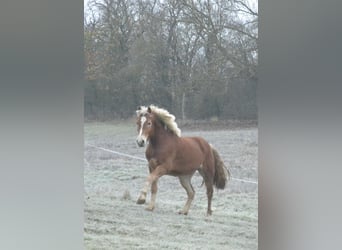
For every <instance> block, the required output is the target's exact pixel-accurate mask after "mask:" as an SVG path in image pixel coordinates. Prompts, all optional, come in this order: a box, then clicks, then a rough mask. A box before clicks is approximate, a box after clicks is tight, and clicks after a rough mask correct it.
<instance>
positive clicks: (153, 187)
mask: <svg viewBox="0 0 342 250" xmlns="http://www.w3.org/2000/svg"><path fill="white" fill-rule="evenodd" d="M157 191H158V186H157V181H154V182H152V185H151V201H150V204H149V205H148V206H147V207H146V210H149V211H153V209H154V206H155V203H156V197H157Z"/></svg>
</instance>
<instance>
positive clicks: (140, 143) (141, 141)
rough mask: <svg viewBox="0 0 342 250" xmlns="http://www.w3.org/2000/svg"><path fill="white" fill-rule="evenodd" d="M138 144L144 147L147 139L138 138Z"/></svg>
mask: <svg viewBox="0 0 342 250" xmlns="http://www.w3.org/2000/svg"><path fill="white" fill-rule="evenodd" d="M137 144H138V146H139V147H143V146H144V145H145V141H144V140H137Z"/></svg>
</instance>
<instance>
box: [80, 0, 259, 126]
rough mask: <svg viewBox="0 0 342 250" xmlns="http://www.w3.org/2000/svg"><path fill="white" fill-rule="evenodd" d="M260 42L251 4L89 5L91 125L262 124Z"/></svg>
mask: <svg viewBox="0 0 342 250" xmlns="http://www.w3.org/2000/svg"><path fill="white" fill-rule="evenodd" d="M257 40H258V13H257V10H256V7H255V6H253V5H252V4H251V1H247V0H199V1H193V0H89V1H88V4H87V6H85V18H84V49H85V76H86V86H85V100H84V101H85V106H84V112H85V118H86V119H87V120H92V119H100V120H108V119H116V118H127V117H130V116H131V115H132V113H133V112H134V110H135V109H136V107H137V106H138V105H147V104H151V103H152V104H156V105H158V106H161V107H164V108H166V109H168V110H169V111H170V112H171V113H173V114H175V115H176V116H177V118H178V119H209V118H217V119H256V118H257V104H256V87H257V80H258V77H257V59H258V50H257Z"/></svg>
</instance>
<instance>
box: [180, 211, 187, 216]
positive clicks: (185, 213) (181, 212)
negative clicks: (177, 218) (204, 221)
mask: <svg viewBox="0 0 342 250" xmlns="http://www.w3.org/2000/svg"><path fill="white" fill-rule="evenodd" d="M178 214H183V215H188V212H183V211H179V212H178Z"/></svg>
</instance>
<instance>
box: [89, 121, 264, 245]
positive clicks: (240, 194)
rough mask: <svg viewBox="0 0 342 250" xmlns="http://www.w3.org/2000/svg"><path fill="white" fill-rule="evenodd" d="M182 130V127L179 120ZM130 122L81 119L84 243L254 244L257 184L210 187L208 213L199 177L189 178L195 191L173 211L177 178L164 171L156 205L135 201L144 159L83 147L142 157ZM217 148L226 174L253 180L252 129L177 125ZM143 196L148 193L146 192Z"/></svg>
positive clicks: (178, 198) (180, 192)
mask: <svg viewBox="0 0 342 250" xmlns="http://www.w3.org/2000/svg"><path fill="white" fill-rule="evenodd" d="M181 129H182V127H181ZM136 134H137V132H136V128H135V124H134V122H133V121H132V122H129V123H128V122H112V123H86V124H85V126H84V135H85V151H84V185H85V195H84V202H85V225H84V240H85V248H86V249H237V250H239V249H257V248H258V244H257V227H258V226H257V225H258V188H257V185H256V184H253V183H243V182H240V181H237V180H234V179H232V180H230V181H229V182H228V186H227V188H226V189H225V190H220V191H216V190H215V192H214V197H213V210H214V211H213V215H212V216H211V217H207V216H206V206H207V198H206V190H205V187H200V185H201V183H202V178H201V177H200V176H199V175H198V174H195V176H194V177H193V179H192V183H193V186H194V188H195V191H196V195H195V199H194V201H193V203H192V206H191V208H190V211H189V215H187V216H184V215H179V214H178V213H177V212H178V210H180V209H181V208H182V207H183V205H184V204H185V201H186V193H185V190H184V189H183V188H182V187H181V185H180V184H179V180H178V178H175V177H171V176H163V177H162V178H161V179H160V180H159V185H158V186H159V190H158V195H157V201H156V208H155V210H154V212H148V211H145V209H144V206H145V205H137V204H136V203H135V202H136V199H137V198H138V195H139V191H140V190H141V188H142V186H143V183H144V182H145V179H146V177H147V174H148V170H147V165H146V162H145V161H142V160H136V159H130V158H127V157H124V156H119V155H115V154H112V153H109V152H105V151H102V150H98V149H95V148H92V147H90V146H87V145H89V144H91V145H96V146H100V147H104V148H107V149H110V150H115V151H118V152H122V153H126V154H130V155H133V156H138V157H142V158H144V151H145V149H144V148H138V147H137V146H136V144H135V138H136ZM193 135H199V136H202V137H204V138H205V139H206V140H208V141H209V142H210V143H211V144H213V145H214V146H215V148H217V150H218V151H219V153H220V155H221V157H222V159H223V160H224V162H225V163H226V165H227V166H229V168H230V170H231V173H232V177H234V178H242V179H249V180H254V181H257V178H258V171H257V147H258V138H257V128H255V127H251V128H241V129H240V128H234V129H228V128H227V129H224V128H220V129H219V130H210V129H208V128H207V127H206V129H201V128H200V127H199V128H191V131H190V130H188V131H187V130H186V129H182V136H193ZM148 199H149V197H148Z"/></svg>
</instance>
